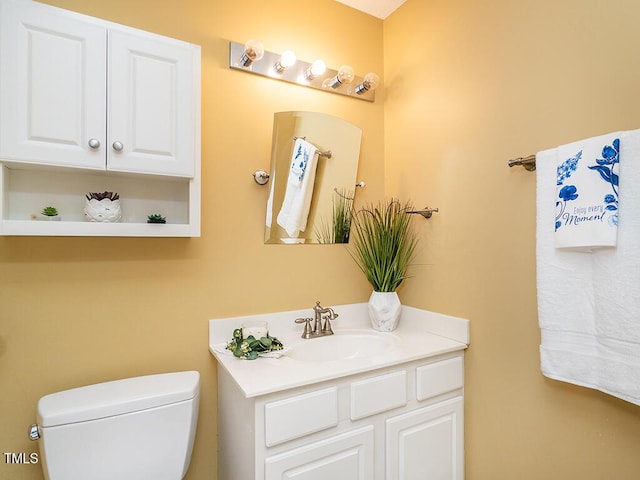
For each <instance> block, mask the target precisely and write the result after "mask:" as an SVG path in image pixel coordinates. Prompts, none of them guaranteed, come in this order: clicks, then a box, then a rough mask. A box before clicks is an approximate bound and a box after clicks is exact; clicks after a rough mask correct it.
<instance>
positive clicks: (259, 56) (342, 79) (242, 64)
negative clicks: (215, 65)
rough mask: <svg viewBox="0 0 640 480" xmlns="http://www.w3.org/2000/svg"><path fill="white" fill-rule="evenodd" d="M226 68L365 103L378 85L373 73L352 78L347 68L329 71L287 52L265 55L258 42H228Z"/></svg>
mask: <svg viewBox="0 0 640 480" xmlns="http://www.w3.org/2000/svg"><path fill="white" fill-rule="evenodd" d="M229 68H232V69H234V70H241V71H243V72H246V73H253V74H256V75H260V76H263V77H268V78H270V79H272V80H280V81H283V82H289V83H294V84H296V85H299V86H302V87H308V88H313V89H317V90H322V91H324V92H330V93H336V94H339V95H345V96H348V97H351V98H357V99H358V100H366V101H368V102H373V101H375V92H374V89H375V87H376V85H379V82H380V81H379V78H378V76H377V75H375V74H368V76H367V78H363V77H359V76H357V75H355V74H354V71H353V68H352V67H349V66H348V65H343V66H342V67H340V69H339V70H333V69H330V68H327V66H326V65H325V63H324V62H323V61H322V60H316V61H315V62H313V63H309V62H305V61H303V60H300V59H297V58H296V56H295V54H294V53H293V52H292V51H291V50H287V51H284V52H282V53H274V52H269V51H267V50H265V49H264V46H263V45H262V43H261V42H259V41H258V40H249V41H248V42H247V43H245V44H241V43H236V42H229ZM350 84H353V85H356V86H357V87H355V88H354V86H353V85H350Z"/></svg>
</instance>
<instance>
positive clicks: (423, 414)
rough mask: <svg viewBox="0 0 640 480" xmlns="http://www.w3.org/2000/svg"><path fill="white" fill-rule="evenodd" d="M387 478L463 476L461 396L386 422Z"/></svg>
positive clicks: (446, 478)
mask: <svg viewBox="0 0 640 480" xmlns="http://www.w3.org/2000/svg"><path fill="white" fill-rule="evenodd" d="M386 427H387V431H386V437H387V438H386V460H387V473H386V478H387V480H392V479H393V480H463V479H464V438H463V434H464V427H463V398H462V397H454V398H452V399H450V400H445V401H442V402H439V403H436V404H433V405H431V406H428V407H424V408H419V409H417V410H413V411H411V412H408V413H405V414H402V415H398V416H396V417H393V418H390V419H388V420H387V422H386Z"/></svg>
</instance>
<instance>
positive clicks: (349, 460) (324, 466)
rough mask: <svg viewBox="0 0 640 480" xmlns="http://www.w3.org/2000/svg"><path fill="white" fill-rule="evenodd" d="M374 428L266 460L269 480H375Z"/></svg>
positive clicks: (310, 445) (316, 443) (354, 431)
mask: <svg viewBox="0 0 640 480" xmlns="http://www.w3.org/2000/svg"><path fill="white" fill-rule="evenodd" d="M373 446H374V440H373V426H371V425H369V426H367V427H363V428H359V429H357V430H353V431H351V432H346V433H342V434H339V435H335V436H333V437H330V438H327V439H326V440H321V441H318V442H315V443H311V444H309V445H306V446H304V447H300V448H296V449H293V450H290V451H288V452H285V453H281V454H279V455H274V456H272V457H269V458H267V459H266V461H265V477H264V478H265V480H329V479H330V480H371V479H373V478H374V473H373V469H374V458H373V448H374V447H373Z"/></svg>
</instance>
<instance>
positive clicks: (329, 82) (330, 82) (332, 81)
mask: <svg viewBox="0 0 640 480" xmlns="http://www.w3.org/2000/svg"><path fill="white" fill-rule="evenodd" d="M354 76H355V73H354V72H353V67H352V66H351V65H342V66H341V67H340V68H339V69H338V73H337V74H335V75H334V76H333V77H331V78H327V79H326V80H325V81H324V82H322V86H323V87H331V88H333V89H334V90H335V89H336V88H338V87H339V86H341V85H348V84H350V83H351V82H353V77H354Z"/></svg>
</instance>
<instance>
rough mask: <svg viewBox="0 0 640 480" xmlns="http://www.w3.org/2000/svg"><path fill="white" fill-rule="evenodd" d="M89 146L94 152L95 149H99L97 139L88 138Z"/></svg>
mask: <svg viewBox="0 0 640 480" xmlns="http://www.w3.org/2000/svg"><path fill="white" fill-rule="evenodd" d="M89 146H90V147H91V148H93V149H94V150H95V149H96V148H100V140H98V139H97V138H90V139H89Z"/></svg>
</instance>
